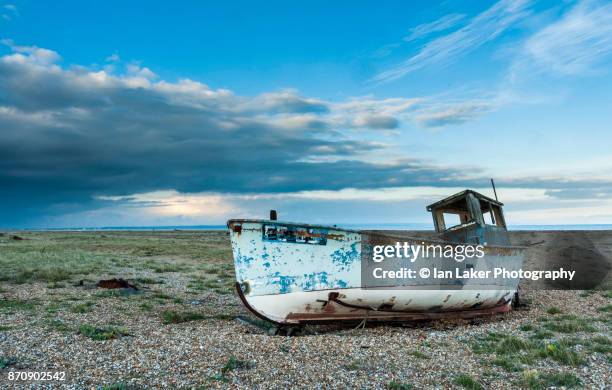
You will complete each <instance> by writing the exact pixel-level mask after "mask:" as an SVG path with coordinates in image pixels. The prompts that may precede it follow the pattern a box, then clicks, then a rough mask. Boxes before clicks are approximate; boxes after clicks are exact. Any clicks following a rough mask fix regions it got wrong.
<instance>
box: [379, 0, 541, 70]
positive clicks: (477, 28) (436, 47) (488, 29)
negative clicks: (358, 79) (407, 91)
mask: <svg viewBox="0 0 612 390" xmlns="http://www.w3.org/2000/svg"><path fill="white" fill-rule="evenodd" d="M528 4H529V2H528V1H527V0H500V1H499V2H497V3H495V4H494V5H493V6H492V7H491V8H489V9H487V10H486V11H484V12H482V13H480V14H479V15H477V16H475V17H474V18H472V19H471V20H470V21H469V23H468V24H467V25H465V26H464V27H462V28H460V29H459V30H456V31H454V32H452V33H450V34H447V35H444V36H442V37H440V38H437V39H434V40H432V41H430V42H428V43H426V44H425V46H423V48H422V49H421V50H420V51H419V52H418V53H417V54H415V55H414V56H412V57H410V58H409V59H407V60H406V61H404V62H403V63H401V64H399V65H397V66H395V67H393V68H391V69H389V70H386V71H384V72H381V73H379V74H378V75H376V76H375V77H374V78H373V81H376V82H385V81H391V80H395V79H398V78H400V77H402V76H404V75H406V74H408V73H410V72H413V71H415V70H418V69H421V68H423V67H426V66H432V65H446V64H448V63H449V62H451V61H452V60H454V59H456V58H457V57H459V56H460V55H463V54H465V53H467V52H469V51H471V50H474V49H476V48H478V47H480V46H482V45H483V44H485V43H487V42H489V41H491V40H493V39H495V38H497V37H498V36H499V35H501V34H502V33H503V32H505V31H506V30H508V29H509V28H510V27H512V26H513V25H514V24H516V23H517V22H518V21H520V20H521V19H523V18H524V17H526V16H527V15H528V14H529V13H530V11H529V10H528V9H527V6H528Z"/></svg>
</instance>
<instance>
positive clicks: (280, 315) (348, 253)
mask: <svg viewBox="0 0 612 390" xmlns="http://www.w3.org/2000/svg"><path fill="white" fill-rule="evenodd" d="M502 207H503V204H502V203H501V202H498V201H497V200H494V199H492V198H489V197H487V196H484V195H482V194H479V193H477V192H475V191H472V190H465V191H463V192H460V193H457V194H455V195H453V196H450V197H448V198H446V199H443V200H441V201H439V202H436V203H434V204H431V205H429V206H427V211H429V212H431V213H432V216H433V221H434V226H435V229H436V232H437V234H436V237H435V238H433V239H422V238H417V237H411V236H409V235H406V234H404V233H402V232H396V231H357V230H350V229H342V228H339V227H336V226H320V225H309V224H303V223H292V222H281V221H278V220H276V219H277V218H276V212H275V211H272V212H271V215H270V219H269V220H253V219H232V220H229V221H228V223H227V225H228V228H229V230H230V237H231V243H232V251H233V255H234V265H235V270H236V289H237V292H238V295H239V296H240V298H241V300H242V301H243V303H244V305H245V306H246V307H247V308H248V309H249V310H251V311H252V312H253V313H254V314H255V315H257V316H258V317H260V318H263V319H266V320H268V321H271V322H273V323H275V324H277V325H299V324H305V323H325V322H333V321H344V320H363V319H365V318H367V319H368V321H410V320H419V319H438V318H444V317H454V318H472V317H477V316H483V315H490V314H493V313H500V312H505V311H508V310H510V307H511V302H512V300H513V298H514V297H515V294H516V292H517V289H518V282H519V281H518V280H517V279H510V280H508V279H501V280H500V279H496V278H484V279H465V278H462V277H461V276H460V275H461V272H459V271H462V272H463V271H472V270H473V269H474V268H476V269H478V268H482V267H483V264H484V267H488V268H492V267H495V266H499V267H504V268H507V269H515V270H516V269H519V268H521V267H522V264H523V258H524V250H525V248H523V247H519V246H512V245H511V244H510V240H509V237H508V232H507V229H506V222H505V219H504V214H503V210H502ZM453 217H454V218H455V219H457V222H459V223H458V224H457V225H455V226H450V227H447V223H448V221H449V219H450V218H453ZM400 242H401V243H402V244H403V243H407V245H415V246H418V245H422V246H423V245H445V246H448V245H450V246H452V247H457V246H461V245H467V244H472V245H480V246H481V248H482V249H481V250H482V255H483V257H482V258H481V259H480V260H479V262H478V263H477V264H475V263H476V262H474V261H472V260H470V259H467V260H465V261H461V262H455V261H452V260H451V261H450V262H449V260H448V259H447V258H443V257H442V256H441V255H434V256H433V257H432V258H427V259H420V258H419V259H418V261H413V262H411V261H408V260H407V259H402V258H390V259H388V260H385V261H386V262H387V263H386V264H387V266H397V267H402V269H404V270H411V269H412V270H413V271H414V272H415V273H419V271H420V268H419V267H424V266H428V267H432V268H434V269H437V270H445V269H446V270H448V269H450V268H449V267H453V268H457V277H454V278H446V279H431V278H428V279H419V280H416V279H380V280H379V279H372V278H371V277H369V276H370V275H372V269H373V267H377V266H378V265H380V264H382V263H376V262H373V261H372V251H373V248H375V247H376V246H382V245H394V244H396V243H400Z"/></svg>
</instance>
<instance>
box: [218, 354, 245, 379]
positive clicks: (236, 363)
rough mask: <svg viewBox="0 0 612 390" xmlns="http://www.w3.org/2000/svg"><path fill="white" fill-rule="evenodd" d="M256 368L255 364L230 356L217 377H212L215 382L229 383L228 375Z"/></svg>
mask: <svg viewBox="0 0 612 390" xmlns="http://www.w3.org/2000/svg"><path fill="white" fill-rule="evenodd" d="M253 367H255V363H253V362H251V361H248V360H241V359H238V358H236V357H235V356H230V358H229V359H228V360H227V362H226V363H225V365H224V366H223V367H221V370H220V372H219V373H218V374H217V375H214V376H212V377H211V379H213V380H217V381H223V382H227V374H229V373H230V372H232V371H234V370H248V369H251V368H253Z"/></svg>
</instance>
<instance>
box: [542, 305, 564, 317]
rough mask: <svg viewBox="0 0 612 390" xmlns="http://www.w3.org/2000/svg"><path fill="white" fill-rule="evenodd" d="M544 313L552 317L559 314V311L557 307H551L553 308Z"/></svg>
mask: <svg viewBox="0 0 612 390" xmlns="http://www.w3.org/2000/svg"><path fill="white" fill-rule="evenodd" d="M546 312H547V313H548V314H553V315H555V314H561V309H559V308H558V307H555V306H553V307H549V308H548V309H546Z"/></svg>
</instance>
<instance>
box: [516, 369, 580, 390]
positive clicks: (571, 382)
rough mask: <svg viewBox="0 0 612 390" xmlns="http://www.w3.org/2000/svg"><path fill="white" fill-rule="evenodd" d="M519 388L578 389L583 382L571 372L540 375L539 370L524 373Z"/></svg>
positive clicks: (534, 389) (533, 389)
mask: <svg viewBox="0 0 612 390" xmlns="http://www.w3.org/2000/svg"><path fill="white" fill-rule="evenodd" d="M518 385H519V386H521V387H523V388H527V389H532V390H540V389H542V390H543V389H547V388H549V387H565V388H567V389H571V388H577V387H580V386H581V385H582V381H581V380H580V378H578V377H577V376H576V375H574V374H572V373H571V372H559V373H540V372H538V371H537V370H526V371H523V374H522V375H521V379H520V381H519V383H518Z"/></svg>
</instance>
